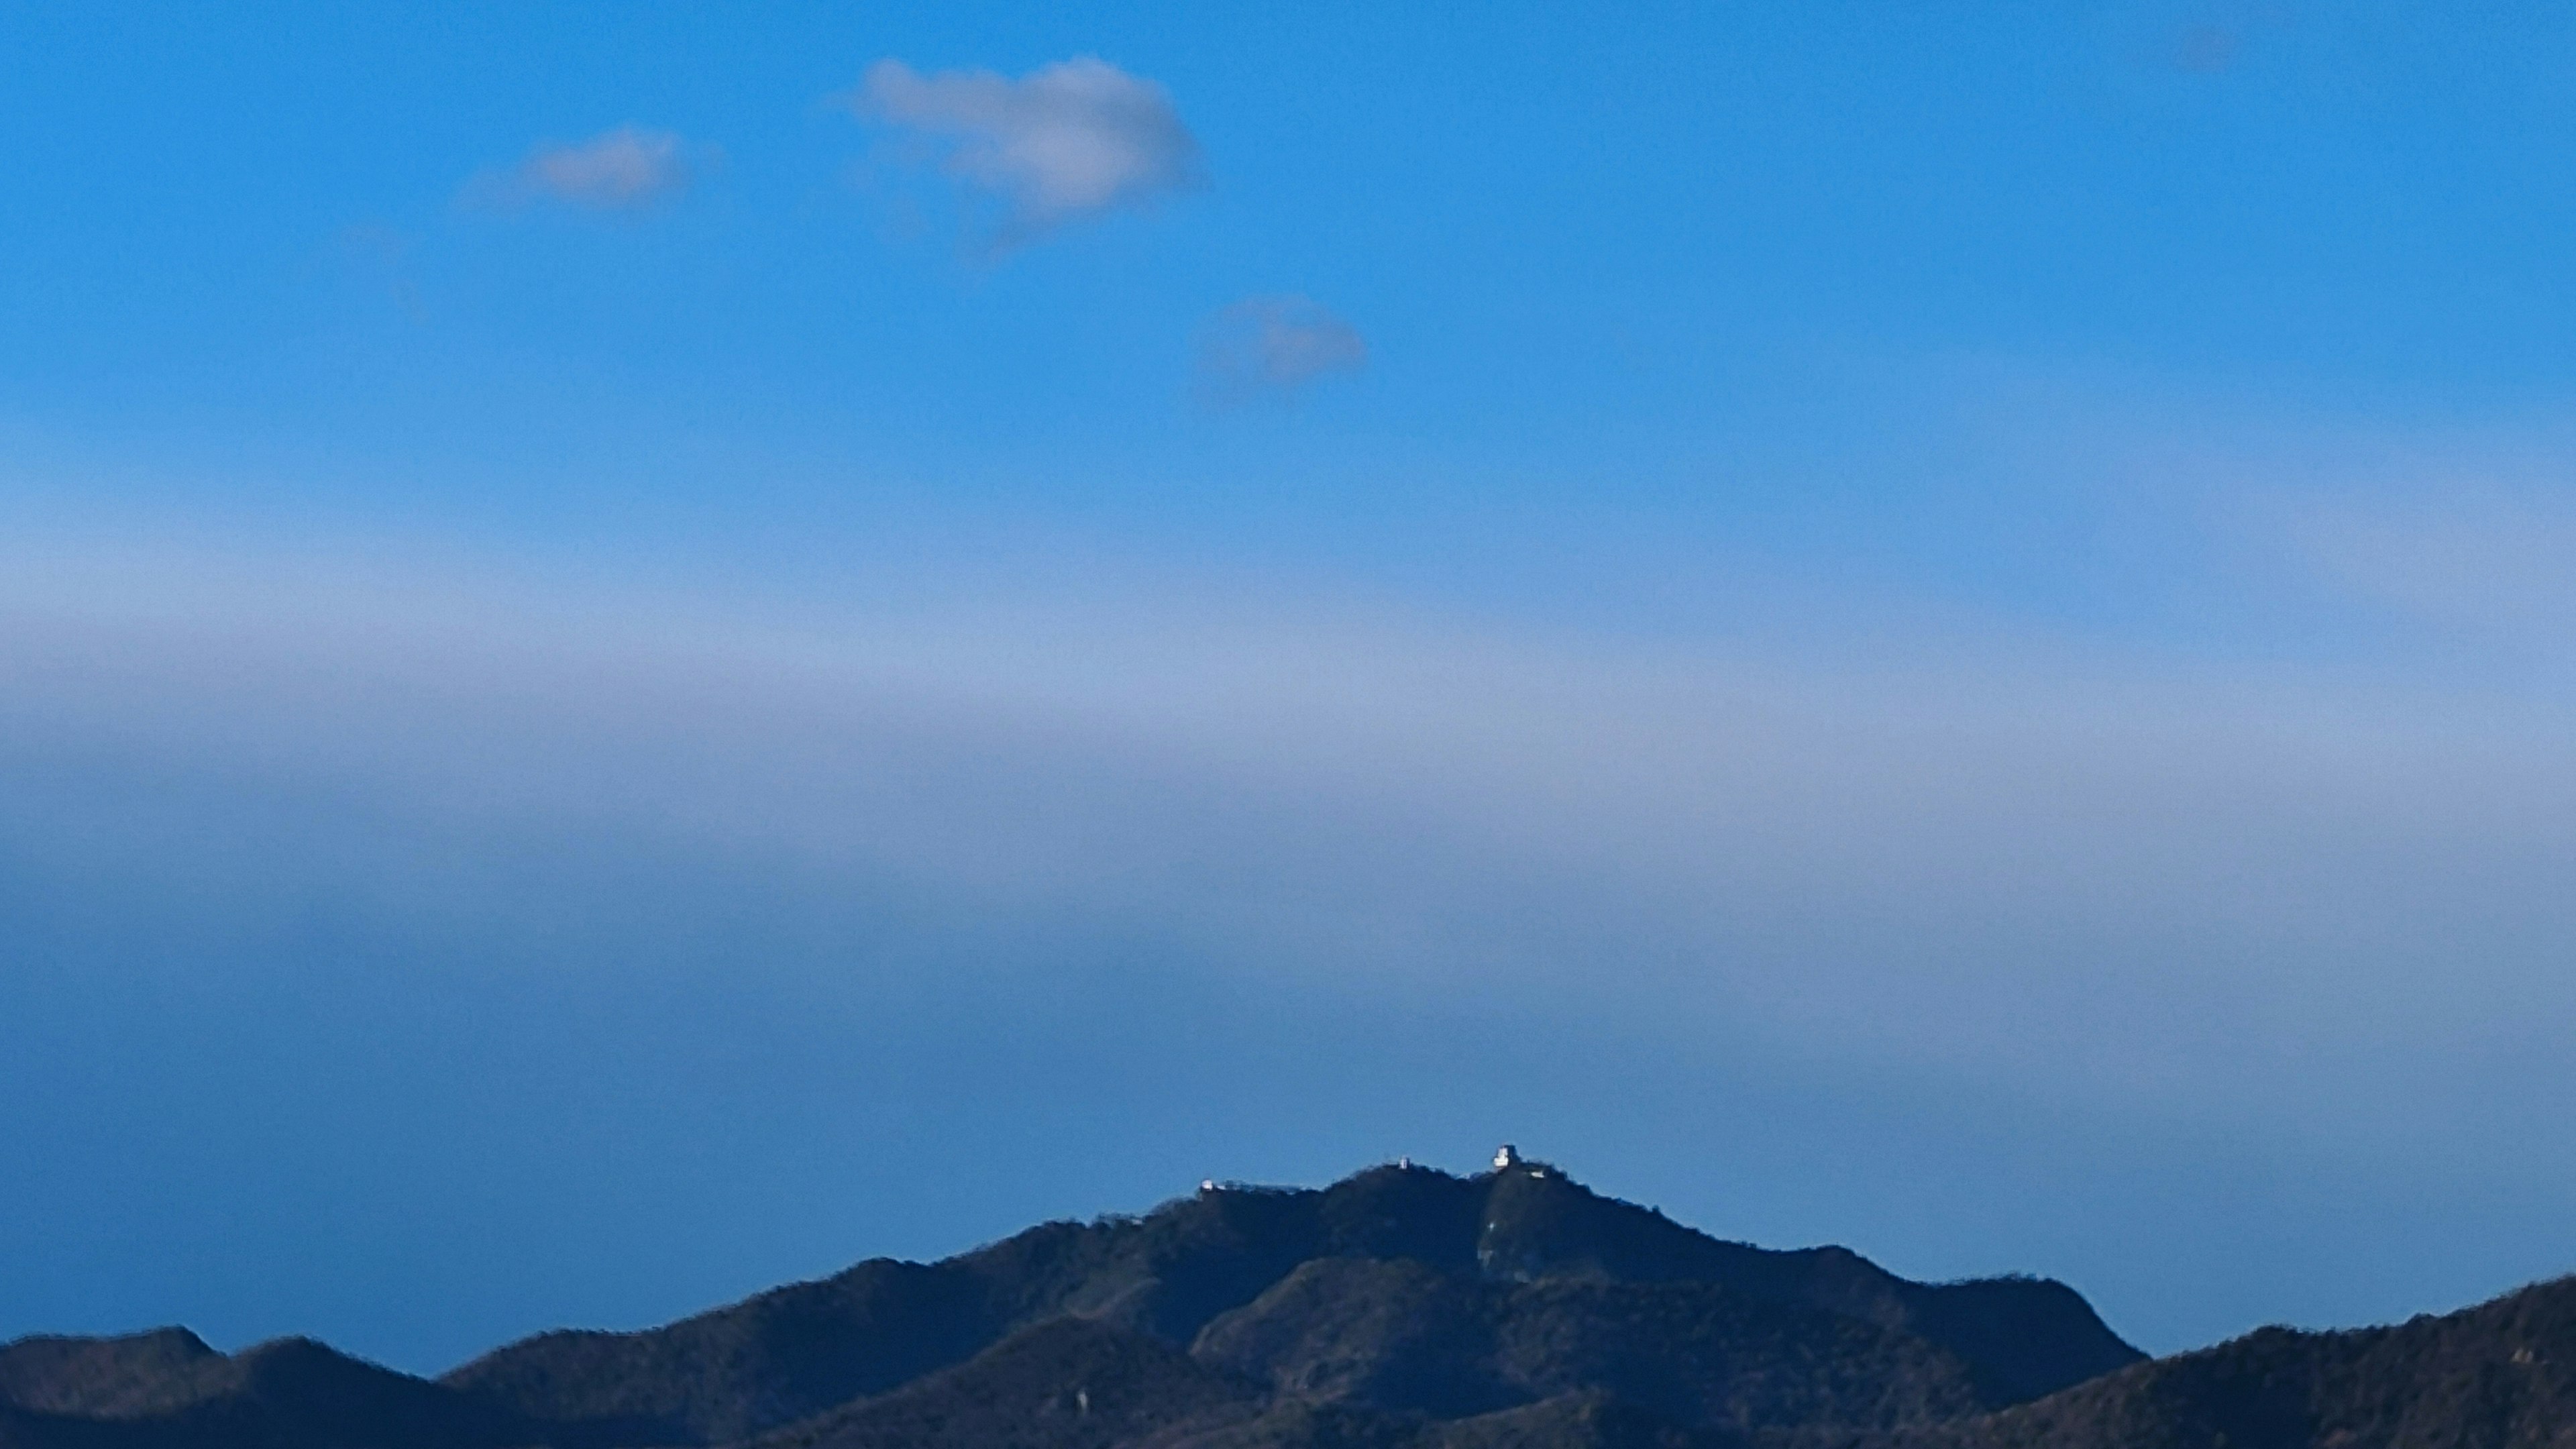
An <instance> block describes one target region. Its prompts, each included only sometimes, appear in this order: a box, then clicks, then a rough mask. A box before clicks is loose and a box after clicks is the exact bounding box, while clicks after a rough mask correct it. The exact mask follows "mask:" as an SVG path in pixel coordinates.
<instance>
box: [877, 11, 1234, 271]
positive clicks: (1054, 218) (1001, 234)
mask: <svg viewBox="0 0 2576 1449" xmlns="http://www.w3.org/2000/svg"><path fill="white" fill-rule="evenodd" d="M841 100H842V102H843V104H845V105H847V106H848V107H849V108H850V109H851V110H852V111H854V112H856V113H857V114H858V115H859V116H861V117H862V118H864V119H867V120H872V121H876V122H879V123H881V124H884V125H887V126H891V127H895V128H897V129H899V130H902V131H907V132H910V133H912V134H913V135H915V136H917V137H920V138H922V139H925V140H928V141H930V142H932V143H934V144H935V145H937V146H940V147H943V148H945V156H944V159H943V166H944V169H945V170H946V171H947V172H948V173H949V174H950V175H952V176H954V177H956V178H957V179H958V180H960V181H962V182H964V183H966V184H967V185H968V186H971V187H973V188H975V189H976V190H979V191H981V192H983V193H985V194H986V195H987V196H989V197H990V198H992V199H993V200H994V201H995V202H996V203H998V204H999V205H1000V207H1001V208H1002V213H1003V214H1002V219H1001V224H1000V226H999V228H998V230H997V232H996V235H995V238H994V240H995V242H996V244H997V245H1000V246H1005V247H1007V246H1015V245H1020V244H1024V243H1026V242H1030V241H1034V240H1036V239H1038V238H1039V237H1042V236H1044V235H1046V234H1047V233H1049V232H1052V231H1054V230H1056V229H1057V228H1059V227H1062V226H1065V225H1067V224H1069V223H1072V222H1077V221H1084V220H1088V219H1090V218H1093V217H1098V216H1102V215H1105V214H1107V213H1109V212H1113V211H1118V210H1121V209H1130V208H1137V207H1144V206H1150V205H1152V204H1153V203H1154V202H1156V201H1159V200H1161V199H1162V198H1164V197H1167V196H1171V195H1174V194H1177V193H1179V192H1183V191H1187V190H1190V189H1192V188H1194V187H1196V186H1198V185H1200V184H1201V183H1202V181H1203V180H1204V175H1205V173H1204V170H1203V168H1202V165H1201V160H1200V152H1199V144H1198V140H1197V138H1196V137H1194V136H1192V135H1191V134H1190V130H1189V127H1188V126H1186V125H1184V124H1183V123H1182V121H1181V117H1180V112H1179V111H1178V110H1176V109H1175V108H1174V107H1173V105H1172V98H1171V95H1170V93H1169V92H1167V91H1165V90H1164V89H1163V87H1161V86H1159V85H1157V84H1155V83H1154V82H1152V81H1149V80H1145V79H1142V78H1140V77H1138V76H1133V75H1130V74H1128V73H1127V72H1126V71H1123V70H1120V69H1119V68H1118V67H1116V66H1114V65H1111V64H1109V63H1108V62H1107V61H1104V60H1099V59H1096V58H1094V57H1091V56H1077V57H1075V58H1074V59H1072V60H1064V61H1057V62H1055V63H1054V64H1052V65H1044V66H1040V67H1038V68H1037V69H1036V70H1034V71H1031V72H1030V73H1028V74H1027V75H1025V76H1021V77H1019V78H1018V79H1016V80H1014V79H1012V78H1010V77H1008V76H1004V75H1000V74H997V73H996V72H993V71H988V70H953V71H939V72H936V73H933V74H927V75H925V74H923V73H922V72H920V71H916V70H914V69H913V68H912V67H910V66H908V65H906V64H904V63H903V62H902V61H899V60H881V61H878V62H877V63H876V64H875V65H873V66H870V67H869V68H868V73H867V76H866V78H865V80H863V81H862V82H861V83H860V85H859V88H858V89H857V90H855V91H853V92H850V93H849V94H847V95H845V96H843V97H842V98H841Z"/></svg>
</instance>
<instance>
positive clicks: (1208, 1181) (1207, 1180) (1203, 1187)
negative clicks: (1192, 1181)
mask: <svg viewBox="0 0 2576 1449" xmlns="http://www.w3.org/2000/svg"><path fill="white" fill-rule="evenodd" d="M1199 1191H1201V1192H1214V1191H1216V1179H1215V1178H1213V1177H1202V1178H1200V1179H1199Z"/></svg>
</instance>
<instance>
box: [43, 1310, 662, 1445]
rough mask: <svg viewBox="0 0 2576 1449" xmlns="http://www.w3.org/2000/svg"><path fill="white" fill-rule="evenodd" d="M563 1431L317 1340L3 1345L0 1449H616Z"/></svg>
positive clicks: (602, 1430) (608, 1439)
mask: <svg viewBox="0 0 2576 1449" xmlns="http://www.w3.org/2000/svg"><path fill="white" fill-rule="evenodd" d="M629 1427H630V1426H622V1425H616V1424H613V1423H594V1424H589V1425H581V1426H563V1425H556V1424H550V1423H545V1422H542V1421H539V1420H536V1419H534V1418H531V1417H530V1416H528V1415H525V1414H521V1413H519V1412H518V1411H516V1410H514V1409H512V1408H510V1407H508V1406H507V1405H503V1404H498V1403H494V1402H491V1401H489V1400H485V1399H481V1398H477V1397H476V1396H474V1395H471V1394H466V1393H460V1392H458V1391H456V1390H454V1389H449V1388H445V1387H442V1386H440V1385H438V1384H434V1383H430V1382H428V1381H426V1380H423V1379H418V1378H414V1377H413V1376H411V1375H409V1374H402V1373H396V1372H394V1371H393V1370H391V1369H387V1368H381V1367H379V1366H377V1365H375V1364H370V1363H364V1362H361V1361H360V1360H357V1359H354V1358H350V1357H349V1356H347V1355H346V1354H342V1353H338V1352H335V1351H334V1350H332V1349H330V1348H327V1347H325V1346H323V1345H322V1344H319V1343H315V1342H313V1341H312V1340H310V1339H302V1338H288V1339H279V1340H277V1341H276V1342H273V1343H264V1344H261V1345H259V1346H258V1347H256V1348H249V1349H245V1350H243V1351H242V1352H240V1353H237V1354H220V1353H217V1352H215V1351H214V1350H213V1349H211V1348H208V1347H207V1346H206V1345H205V1344H204V1343H202V1342H200V1341H199V1340H198V1339H197V1337H196V1335H194V1334H191V1333H188V1332H186V1331H184V1330H179V1329H163V1330H161V1331H159V1332H155V1333H146V1334H138V1335H135V1336H132V1337H128V1338H105V1339H78V1338H32V1339H23V1340H21V1341H19V1342H17V1343H13V1344H10V1345H8V1346H7V1347H5V1348H0V1449H181V1446H185V1449H344V1446H358V1445H365V1446H369V1449H521V1446H529V1445H538V1444H551V1445H560V1446H563V1449H611V1445H612V1444H615V1443H619V1442H626V1443H642V1442H646V1439H645V1436H644V1435H642V1434H640V1433H637V1434H629V1433H626V1432H622V1431H624V1430H626V1429H628V1428H629Z"/></svg>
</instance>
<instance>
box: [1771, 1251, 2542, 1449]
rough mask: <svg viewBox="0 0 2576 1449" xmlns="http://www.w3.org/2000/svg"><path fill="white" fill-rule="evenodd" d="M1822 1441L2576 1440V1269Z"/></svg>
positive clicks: (1938, 1445) (2113, 1446)
mask: <svg viewBox="0 0 2576 1449" xmlns="http://www.w3.org/2000/svg"><path fill="white" fill-rule="evenodd" d="M1807 1442H1808V1443H1810V1444H1813V1445H1815V1446H1817V1449H1823V1446H1824V1445H1825V1444H1828V1443H1834V1444H1838V1445H1840V1446H1845V1449H2041V1446H2046V1449H2397V1446H2402V1445H2403V1446H2411V1445H2428V1446H2429V1445H2443V1446H2461V1449H2469V1446H2475V1449H2565V1446H2568V1445H2571V1444H2576V1279H2569V1278H2562V1279H2559V1280H2557V1281H2555V1282H2550V1283H2541V1284H2536V1285H2534V1286H2532V1287H2529V1288H2525V1289H2523V1290H2522V1291H2521V1292H2518V1293H2512V1294H2508V1295H2506V1296H2505V1297H2503V1298H2499V1299H2496V1300H2495V1301H2493V1302H2491V1303H2485V1304H2481V1305H2479V1306H2477V1307H2475V1308H2470V1309H2466V1310H2464V1311H2462V1312H2458V1313H2453V1314H2448V1315H2445V1316H2443V1317H2440V1318H2433V1317H2418V1318H2416V1319H2414V1320H2412V1321H2410V1322H2407V1323H2404V1324H2400V1325H2397V1326H2395V1327H2391V1328H2368V1329H2358V1330H2350V1331H2346V1332H2340V1333H2299V1332H2294V1331H2292V1330H2290V1329H2286V1328H2267V1329H2264V1330H2262V1331H2260V1332H2257V1333H2253V1334H2249V1335H2247V1336H2246V1337H2244V1338H2240V1339H2237V1340H2235V1341H2233V1342H2230V1343H2224V1344H2220V1345H2219V1346H2217V1347H2215V1348H2208V1349H2202V1350H2200V1351H2199V1352H2197V1353H2186V1354H2179V1355H2176V1356H2175V1357H2172V1358H2168V1359H2160V1360H2157V1361H2155V1362H2152V1363H2141V1364H2138V1365H2135V1366H2133V1367H2131V1368H2128V1369H2124V1370H2122V1371H2120V1372H2118V1373H2114V1374H2110V1375H2108V1376H2106V1377H2104V1378H2101V1379H2098V1380H2096V1381H2094V1382H2092V1383H2088V1384H2084V1385H2082V1386H2080V1387H2077V1388H2074V1389H2070V1390H2067V1391H2065V1392H2063V1393H2059V1394H2055V1395H2051V1396H2050V1397H2048V1398H2045V1399H2041V1400H2039V1401H2037V1402H2035V1403H2030V1404H2026V1405H2021V1406H2018V1407H2015V1408H2012V1409H2008V1410H2006V1411H2004V1412H2001V1413H1995V1414H1989V1415H1983V1416H1979V1417H1976V1418H1972V1419H1967V1420H1963V1421H1960V1422H1957V1423H1953V1424H1948V1425H1942V1426H1938V1427H1934V1428H1920V1429H1916V1430H1914V1431H1912V1432H1906V1433H1902V1434H1889V1435H1873V1436H1851V1437H1837V1436H1817V1437H1814V1438H1811V1439H1809V1440H1808V1441H1807Z"/></svg>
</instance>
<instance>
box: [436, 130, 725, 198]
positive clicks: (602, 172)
mask: <svg viewBox="0 0 2576 1449" xmlns="http://www.w3.org/2000/svg"><path fill="white" fill-rule="evenodd" d="M707 154H708V153H707V152H706V150H705V148H702V147H693V146H690V145H689V144H687V143H686V142H684V141H683V140H682V139H681V138H680V136H679V135H678V134H677V133H675V132H671V131H656V130H649V129H646V128H644V127H641V126H632V125H628V126H619V127H616V128H615V129H613V130H608V131H603V132H601V133H600V134H598V135H596V136H593V137H591V138H590V139H589V140H586V141H575V142H570V143H566V144H560V145H551V144H550V145H544V146H539V147H538V148H537V149H535V150H534V151H531V152H529V153H528V157H527V159H526V160H524V161H522V162H520V163H519V164H518V165H517V166H516V167H514V168H512V169H511V170H509V171H507V172H502V173H495V174H488V175H485V176H482V177H478V178H476V179H475V180H474V181H473V182H471V183H469V184H468V186H467V188H466V196H467V199H468V200H470V201H475V202H479V203H482V204H486V205H502V206H509V205H524V204H526V203H528V202H534V201H553V202H561V203H563V204H565V205H569V206H578V207H583V208H587V209H589V210H594V211H632V210H637V209H640V208H643V207H647V206H651V205H653V204H654V203H656V202H660V201H665V200H668V199H669V198H671V197H674V196H677V195H679V194H680V193H681V192H683V191H686V190H688V188H689V186H690V184H691V182H693V181H694V180H695V179H696V177H697V173H698V171H699V169H700V168H701V167H703V166H704V164H705V160H706V156H707Z"/></svg>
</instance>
